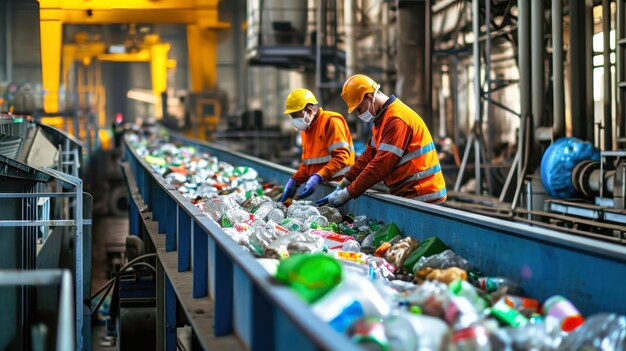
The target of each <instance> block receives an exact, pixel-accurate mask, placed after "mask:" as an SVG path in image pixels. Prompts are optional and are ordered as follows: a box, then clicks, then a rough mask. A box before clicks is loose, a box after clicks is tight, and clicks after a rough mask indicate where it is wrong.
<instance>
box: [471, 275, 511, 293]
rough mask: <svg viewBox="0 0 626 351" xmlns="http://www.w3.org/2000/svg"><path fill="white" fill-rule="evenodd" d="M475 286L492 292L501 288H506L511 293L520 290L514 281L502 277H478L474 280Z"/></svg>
mask: <svg viewBox="0 0 626 351" xmlns="http://www.w3.org/2000/svg"><path fill="white" fill-rule="evenodd" d="M476 286H478V287H479V288H481V289H483V290H485V291H487V292H493V291H496V290H499V289H502V288H506V292H508V293H513V294H515V293H519V292H520V291H521V289H520V288H519V286H518V285H517V284H516V283H515V282H514V281H512V280H511V279H508V278H503V277H480V278H478V279H477V281H476Z"/></svg>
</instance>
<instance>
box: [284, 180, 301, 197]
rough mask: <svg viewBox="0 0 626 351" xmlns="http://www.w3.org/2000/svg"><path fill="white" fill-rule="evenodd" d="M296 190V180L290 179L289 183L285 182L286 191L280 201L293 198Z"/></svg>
mask: <svg viewBox="0 0 626 351" xmlns="http://www.w3.org/2000/svg"><path fill="white" fill-rule="evenodd" d="M296 190H298V184H296V181H295V180H293V179H289V180H288V181H287V184H285V191H284V192H283V196H281V198H280V202H285V201H287V199H289V198H292V197H293V195H294V194H295V193H296Z"/></svg>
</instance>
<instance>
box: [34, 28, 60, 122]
mask: <svg viewBox="0 0 626 351" xmlns="http://www.w3.org/2000/svg"><path fill="white" fill-rule="evenodd" d="M39 30H40V38H41V56H42V57H41V69H42V72H41V79H42V81H43V88H44V90H45V91H46V95H44V98H43V107H44V110H45V111H46V112H59V83H60V82H59V80H60V79H61V77H60V69H61V33H62V30H63V23H62V22H61V21H51V20H49V21H41V23H40V24H39Z"/></svg>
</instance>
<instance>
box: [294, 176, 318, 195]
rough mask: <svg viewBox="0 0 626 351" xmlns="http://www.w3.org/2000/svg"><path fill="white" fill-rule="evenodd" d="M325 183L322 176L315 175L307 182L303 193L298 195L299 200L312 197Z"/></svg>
mask: <svg viewBox="0 0 626 351" xmlns="http://www.w3.org/2000/svg"><path fill="white" fill-rule="evenodd" d="M323 181H324V178H322V176H320V175H319V174H317V173H313V175H312V176H311V178H309V180H307V182H306V184H305V185H304V189H302V192H301V193H300V194H298V199H304V198H305V197H309V196H311V194H313V193H314V192H315V189H317V187H318V186H319V185H320V184H322V182H323Z"/></svg>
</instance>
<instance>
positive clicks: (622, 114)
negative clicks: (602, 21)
mask: <svg viewBox="0 0 626 351" xmlns="http://www.w3.org/2000/svg"><path fill="white" fill-rule="evenodd" d="M616 24H617V26H616V28H615V29H616V30H615V32H616V33H615V34H616V40H617V47H616V48H615V49H616V50H615V51H616V53H617V55H616V56H617V59H616V61H615V63H616V65H615V66H616V68H617V69H616V73H617V121H616V122H617V123H616V124H617V133H618V134H617V142H618V145H620V144H622V145H624V144H626V130H625V129H626V0H617V21H616Z"/></svg>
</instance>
